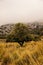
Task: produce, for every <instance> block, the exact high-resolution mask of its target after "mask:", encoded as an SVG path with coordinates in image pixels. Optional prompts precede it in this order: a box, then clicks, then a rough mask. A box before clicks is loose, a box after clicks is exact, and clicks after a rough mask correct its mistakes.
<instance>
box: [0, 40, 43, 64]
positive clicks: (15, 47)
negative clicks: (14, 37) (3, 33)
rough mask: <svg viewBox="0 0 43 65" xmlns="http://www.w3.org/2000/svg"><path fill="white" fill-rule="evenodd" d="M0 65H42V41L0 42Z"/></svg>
mask: <svg viewBox="0 0 43 65" xmlns="http://www.w3.org/2000/svg"><path fill="white" fill-rule="evenodd" d="M0 65H43V41H37V42H34V41H31V42H27V43H24V45H23V47H20V45H19V44H18V43H6V42H1V41H0Z"/></svg>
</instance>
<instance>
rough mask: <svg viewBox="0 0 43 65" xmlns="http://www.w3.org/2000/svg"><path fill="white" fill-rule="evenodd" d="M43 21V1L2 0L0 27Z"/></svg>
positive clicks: (0, 0) (0, 2)
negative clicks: (9, 24)
mask: <svg viewBox="0 0 43 65" xmlns="http://www.w3.org/2000/svg"><path fill="white" fill-rule="evenodd" d="M41 20H42V21H43V0H0V25H2V24H8V23H16V22H33V21H39V22H41Z"/></svg>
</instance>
